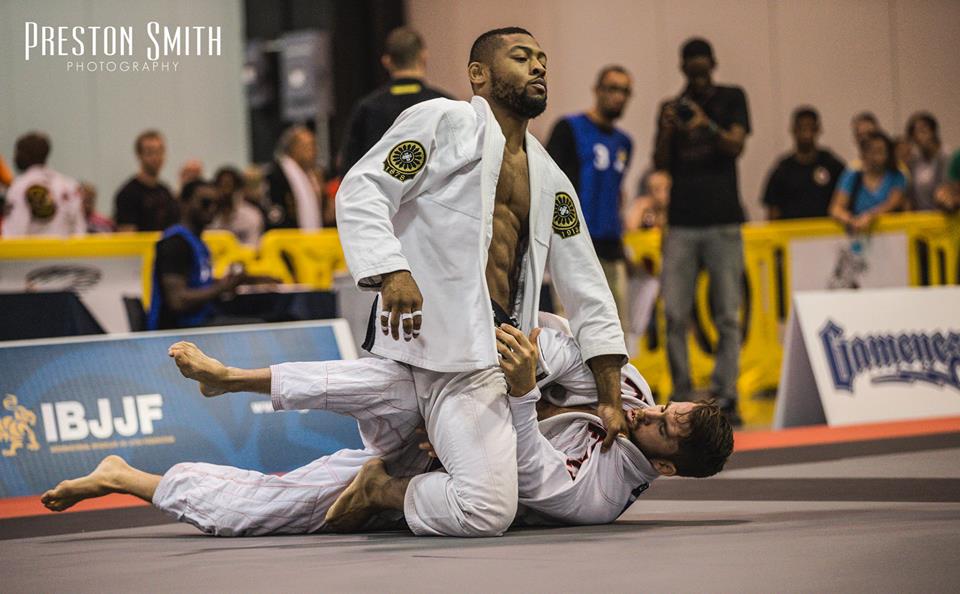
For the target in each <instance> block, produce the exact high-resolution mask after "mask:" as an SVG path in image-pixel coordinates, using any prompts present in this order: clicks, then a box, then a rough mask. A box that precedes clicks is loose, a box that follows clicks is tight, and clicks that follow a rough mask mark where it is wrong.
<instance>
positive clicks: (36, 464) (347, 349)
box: [0, 320, 361, 497]
mask: <svg viewBox="0 0 960 594" xmlns="http://www.w3.org/2000/svg"><path fill="white" fill-rule="evenodd" d="M177 340H189V341H191V342H194V343H196V344H197V345H198V346H199V347H200V348H201V349H202V350H203V351H204V352H206V353H207V354H208V355H210V356H212V357H215V358H217V359H219V360H220V361H222V362H223V363H224V364H226V365H231V366H234V367H245V368H253V367H267V366H269V365H270V364H271V363H281V362H285V361H320V360H331V359H350V358H354V357H355V356H356V352H355V348H354V345H353V341H352V338H351V335H350V332H349V329H348V327H347V324H346V322H344V321H343V320H333V321H323V322H297V323H291V324H273V325H269V326H266V325H264V326H246V327H243V326H235V327H230V328H212V329H205V330H196V331H176V332H150V333H143V334H135V335H127V336H123V337H118V338H111V337H106V338H98V337H86V338H76V339H74V338H70V339H51V340H38V341H23V342H15V343H7V344H6V345H0V398H2V409H0V454H2V455H0V497H17V496H25V495H34V494H37V493H42V492H43V491H44V490H46V489H48V488H50V487H51V486H53V485H55V484H56V483H57V482H58V481H60V480H63V479H65V478H71V477H74V476H77V475H80V474H86V473H87V472H90V471H91V470H92V469H93V468H94V466H95V465H96V463H97V462H98V461H99V460H100V459H101V458H103V457H104V456H106V455H108V454H119V455H121V456H123V457H124V458H126V459H127V461H129V462H130V463H131V464H133V465H134V466H136V467H138V468H141V469H143V470H146V471H148V472H154V473H163V472H164V471H166V470H167V469H168V468H169V467H170V466H172V465H174V464H176V463H178V462H186V461H201V462H211V463H215V464H228V465H231V466H238V467H241V468H249V469H253V470H260V471H264V472H285V471H288V470H292V469H293V468H296V467H298V466H302V465H303V464H306V463H307V462H309V461H311V460H313V459H315V458H318V457H320V456H323V455H325V454H329V453H331V452H334V451H336V450H338V449H341V448H356V447H360V445H361V443H360V437H359V434H358V432H357V428H356V423H355V422H354V421H353V419H350V418H347V417H341V416H338V415H334V414H331V413H326V412H322V411H310V412H307V413H302V412H273V408H272V406H271V404H270V399H269V397H267V396H260V395H253V394H229V395H225V396H220V397H217V398H212V399H207V398H204V397H203V396H201V395H200V392H199V391H198V389H197V384H196V383H195V382H192V381H190V380H187V379H185V378H184V377H182V376H181V375H180V372H179V371H178V370H177V367H176V365H175V364H174V363H173V360H172V359H170V358H169V357H168V356H167V348H168V347H169V346H170V345H171V344H173V343H174V342H176V341H177Z"/></svg>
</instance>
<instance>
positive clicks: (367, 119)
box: [340, 27, 449, 174]
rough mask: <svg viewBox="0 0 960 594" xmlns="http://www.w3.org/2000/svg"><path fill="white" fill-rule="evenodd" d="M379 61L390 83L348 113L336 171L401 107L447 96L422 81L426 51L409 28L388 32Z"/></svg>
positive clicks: (371, 142) (383, 128)
mask: <svg viewBox="0 0 960 594" xmlns="http://www.w3.org/2000/svg"><path fill="white" fill-rule="evenodd" d="M380 61H381V63H382V64H383V67H384V68H386V69H387V72H389V73H390V82H389V83H388V84H386V85H384V86H382V87H380V88H379V89H377V90H376V91H374V92H372V93H370V94H369V95H367V96H366V97H364V98H363V99H361V100H360V102H359V103H358V104H357V106H356V107H355V108H354V109H353V113H351V114H350V121H349V123H348V124H347V131H346V135H345V137H344V141H343V145H342V148H341V154H340V157H341V163H340V171H341V172H342V173H344V174H346V172H347V171H348V170H349V169H350V168H351V167H353V164H354V163H356V162H357V161H359V160H360V157H362V156H363V155H364V154H366V152H367V151H368V150H370V148H371V147H372V146H373V145H374V144H376V143H377V141H378V140H380V138H381V137H382V136H383V134H384V133H385V132H386V131H387V129H388V128H390V126H392V125H393V122H394V120H396V119H397V116H398V115H400V113H401V112H403V110H405V109H407V108H408V107H410V106H412V105H416V104H417V103H420V102H421V101H426V100H428V99H436V98H438V97H447V98H449V96H448V95H447V94H446V93H444V92H443V91H440V90H439V89H434V88H432V87H429V86H427V84H426V83H425V82H424V80H423V79H424V77H425V76H426V72H427V60H426V51H425V48H424V46H423V39H422V38H421V37H420V34H419V33H417V32H416V31H414V30H413V29H408V28H406V27H400V28H398V29H394V30H393V31H391V32H390V34H389V35H388V36H387V43H386V52H385V53H384V54H383V56H382V57H381V58H380Z"/></svg>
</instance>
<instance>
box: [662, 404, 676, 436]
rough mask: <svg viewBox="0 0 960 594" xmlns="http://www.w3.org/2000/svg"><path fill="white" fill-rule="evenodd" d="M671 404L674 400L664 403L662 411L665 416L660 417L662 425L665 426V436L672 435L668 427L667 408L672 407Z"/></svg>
mask: <svg viewBox="0 0 960 594" xmlns="http://www.w3.org/2000/svg"><path fill="white" fill-rule="evenodd" d="M671 404H673V402H668V403H666V404H664V405H663V411H661V412H662V413H663V418H661V419H660V427H662V428H663V436H664V437H670V432H669V431H668V430H667V428H668V427H667V409H668V408H670V405H671Z"/></svg>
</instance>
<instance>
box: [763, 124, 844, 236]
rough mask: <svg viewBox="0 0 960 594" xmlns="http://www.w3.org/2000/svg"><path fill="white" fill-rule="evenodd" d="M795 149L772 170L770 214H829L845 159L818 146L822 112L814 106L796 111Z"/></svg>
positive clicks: (784, 216) (766, 194)
mask: <svg viewBox="0 0 960 594" xmlns="http://www.w3.org/2000/svg"><path fill="white" fill-rule="evenodd" d="M791 134H793V142H794V151H793V152H792V153H790V154H788V155H786V156H785V157H783V158H782V159H781V160H780V161H779V162H778V163H777V165H776V167H774V169H773V170H772V171H771V172H770V175H769V177H768V178H767V188H766V191H765V192H764V194H763V203H764V205H765V206H766V207H767V218H768V219H770V220H771V221H773V220H777V219H803V218H810V217H826V216H829V213H828V212H827V211H828V209H829V208H830V200H831V198H832V197H833V190H834V188H835V187H836V185H837V180H838V179H840V175H841V174H842V173H843V169H844V166H843V162H842V161H840V159H838V158H837V156H836V155H834V154H833V153H832V152H830V151H829V150H827V149H822V148H820V147H818V146H817V139H818V138H819V137H820V115H819V114H818V113H817V110H815V109H814V108H812V107H799V108H797V109H796V110H795V111H794V112H793V126H792V128H791Z"/></svg>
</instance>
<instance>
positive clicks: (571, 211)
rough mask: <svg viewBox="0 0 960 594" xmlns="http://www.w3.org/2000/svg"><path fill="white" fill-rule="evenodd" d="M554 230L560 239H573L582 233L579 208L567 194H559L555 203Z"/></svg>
mask: <svg viewBox="0 0 960 594" xmlns="http://www.w3.org/2000/svg"><path fill="white" fill-rule="evenodd" d="M553 230H554V232H555V233H557V234H558V235H560V237H573V236H574V235H577V234H579V233H580V217H579V216H577V206H576V205H575V204H574V203H573V198H571V197H570V194H567V193H566V192H557V196H556V200H555V201H554V203H553Z"/></svg>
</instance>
